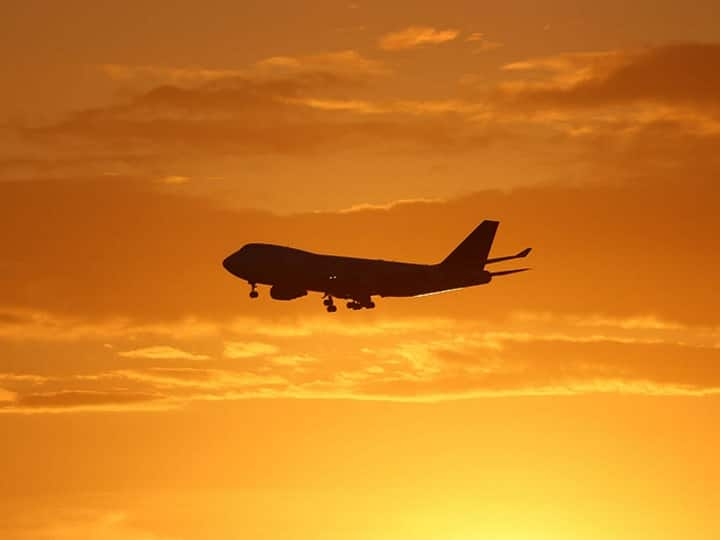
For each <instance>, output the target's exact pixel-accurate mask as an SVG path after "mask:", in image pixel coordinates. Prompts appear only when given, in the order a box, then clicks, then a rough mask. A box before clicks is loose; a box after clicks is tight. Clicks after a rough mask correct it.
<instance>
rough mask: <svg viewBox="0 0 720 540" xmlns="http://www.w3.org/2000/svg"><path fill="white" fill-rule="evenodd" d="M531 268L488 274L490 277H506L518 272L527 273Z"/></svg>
mask: <svg viewBox="0 0 720 540" xmlns="http://www.w3.org/2000/svg"><path fill="white" fill-rule="evenodd" d="M528 270H532V268H515V269H514V270H501V271H500V272H490V275H491V276H492V277H495V276H507V275H508V274H517V273H518V272H527V271H528Z"/></svg>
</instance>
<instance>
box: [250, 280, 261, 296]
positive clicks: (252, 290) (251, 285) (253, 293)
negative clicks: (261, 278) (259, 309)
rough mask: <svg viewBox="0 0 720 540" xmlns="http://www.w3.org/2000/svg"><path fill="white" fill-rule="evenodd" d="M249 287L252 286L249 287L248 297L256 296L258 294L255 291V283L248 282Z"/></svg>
mask: <svg viewBox="0 0 720 540" xmlns="http://www.w3.org/2000/svg"><path fill="white" fill-rule="evenodd" d="M250 287H252V288H251V289H250V298H257V297H258V296H259V294H258V292H257V289H256V288H255V284H254V283H251V284H250Z"/></svg>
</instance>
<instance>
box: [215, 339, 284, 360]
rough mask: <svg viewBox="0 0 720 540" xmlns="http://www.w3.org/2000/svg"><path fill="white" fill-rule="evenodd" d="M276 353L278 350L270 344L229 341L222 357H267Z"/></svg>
mask: <svg viewBox="0 0 720 540" xmlns="http://www.w3.org/2000/svg"><path fill="white" fill-rule="evenodd" d="M276 352H278V348H277V347H276V346H275V345H271V344H270V343H261V342H259V341H230V342H227V343H225V350H224V352H223V356H225V358H233V359H235V358H253V357H255V356H267V355H269V354H274V353H276Z"/></svg>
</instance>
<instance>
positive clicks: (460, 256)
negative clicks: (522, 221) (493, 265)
mask: <svg viewBox="0 0 720 540" xmlns="http://www.w3.org/2000/svg"><path fill="white" fill-rule="evenodd" d="M499 224H500V222H499V221H489V220H485V221H483V222H482V223H481V224H480V225H478V226H477V227H476V228H475V230H474V231H473V232H471V233H470V235H469V236H468V237H467V238H466V239H465V240H463V241H462V243H461V244H460V245H459V246H458V247H456V248H455V249H454V250H453V252H452V253H451V254H450V255H448V256H447V257H445V260H444V261H443V262H442V263H441V264H443V265H447V266H474V267H478V268H483V267H484V266H485V263H486V262H487V259H488V254H489V253H490V247H491V246H492V243H493V240H494V239H495V232H496V231H497V228H498V225H499Z"/></svg>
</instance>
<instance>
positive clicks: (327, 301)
mask: <svg viewBox="0 0 720 540" xmlns="http://www.w3.org/2000/svg"><path fill="white" fill-rule="evenodd" d="M323 305H324V306H325V308H326V309H327V312H328V313H335V312H336V311H337V306H336V305H335V304H334V303H333V297H332V296H330V295H329V294H326V295H325V296H324V297H323Z"/></svg>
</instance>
